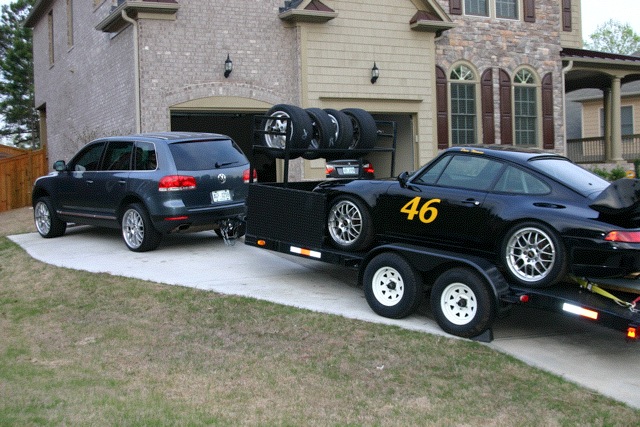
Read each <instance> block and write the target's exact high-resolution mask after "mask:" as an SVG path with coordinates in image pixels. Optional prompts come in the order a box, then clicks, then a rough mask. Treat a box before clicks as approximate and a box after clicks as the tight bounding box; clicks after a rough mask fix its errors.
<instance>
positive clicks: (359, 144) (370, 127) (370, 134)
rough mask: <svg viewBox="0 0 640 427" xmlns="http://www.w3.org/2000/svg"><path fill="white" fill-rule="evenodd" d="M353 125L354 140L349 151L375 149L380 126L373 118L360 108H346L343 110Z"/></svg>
mask: <svg viewBox="0 0 640 427" xmlns="http://www.w3.org/2000/svg"><path fill="white" fill-rule="evenodd" d="M342 112H343V113H344V114H346V115H347V116H348V117H349V118H350V119H351V123H352V124H353V138H352V140H351V144H350V145H349V146H348V147H346V148H348V149H359V150H366V149H369V148H373V147H374V146H375V145H376V140H377V139H378V125H376V121H375V120H374V118H373V116H372V115H371V114H369V113H368V112H367V111H365V110H362V109H360V108H345V109H344V110H342Z"/></svg>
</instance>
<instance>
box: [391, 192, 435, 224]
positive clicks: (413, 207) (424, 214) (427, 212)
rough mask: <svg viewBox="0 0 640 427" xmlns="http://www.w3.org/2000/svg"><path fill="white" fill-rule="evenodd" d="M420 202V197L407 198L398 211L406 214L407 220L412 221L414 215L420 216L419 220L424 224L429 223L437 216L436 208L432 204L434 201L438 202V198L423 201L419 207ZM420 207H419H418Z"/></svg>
mask: <svg viewBox="0 0 640 427" xmlns="http://www.w3.org/2000/svg"><path fill="white" fill-rule="evenodd" d="M420 202H422V199H421V198H420V197H414V198H413V199H411V200H409V202H408V203H407V204H406V205H404V206H403V207H402V209H400V212H402V213H404V214H407V219H408V220H409V221H413V218H415V216H416V215H418V218H420V221H422V222H424V223H425V224H429V223H430V222H433V221H434V220H435V219H436V217H437V216H438V209H437V208H436V207H434V206H432V205H433V204H434V203H440V199H431V200H427V201H426V202H424V204H423V205H422V207H420ZM418 207H420V209H418Z"/></svg>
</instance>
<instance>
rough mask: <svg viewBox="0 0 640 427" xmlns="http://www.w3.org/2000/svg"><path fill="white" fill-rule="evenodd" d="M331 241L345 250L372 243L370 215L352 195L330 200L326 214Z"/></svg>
mask: <svg viewBox="0 0 640 427" xmlns="http://www.w3.org/2000/svg"><path fill="white" fill-rule="evenodd" d="M327 228H328V230H329V237H330V239H331V243H332V244H333V245H334V246H335V247H337V248H338V249H342V250H345V251H360V250H364V249H367V248H368V247H369V246H370V245H371V243H373V238H374V233H373V224H372V221H371V215H370V214H369V210H368V209H367V207H366V206H365V205H364V204H363V203H362V202H361V201H360V200H358V199H356V198H355V197H352V196H340V197H336V199H335V200H334V201H333V202H332V204H331V207H330V208H329V214H328V215H327Z"/></svg>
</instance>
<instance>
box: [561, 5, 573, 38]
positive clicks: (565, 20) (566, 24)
mask: <svg viewBox="0 0 640 427" xmlns="http://www.w3.org/2000/svg"><path fill="white" fill-rule="evenodd" d="M562 31H571V0H562Z"/></svg>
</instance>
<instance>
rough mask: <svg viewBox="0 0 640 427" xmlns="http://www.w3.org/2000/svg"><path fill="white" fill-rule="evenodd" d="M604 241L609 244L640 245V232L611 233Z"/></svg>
mask: <svg viewBox="0 0 640 427" xmlns="http://www.w3.org/2000/svg"><path fill="white" fill-rule="evenodd" d="M604 240H606V241H608V242H624V243H640V231H610V232H609V233H607V235H606V236H605V238H604Z"/></svg>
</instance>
